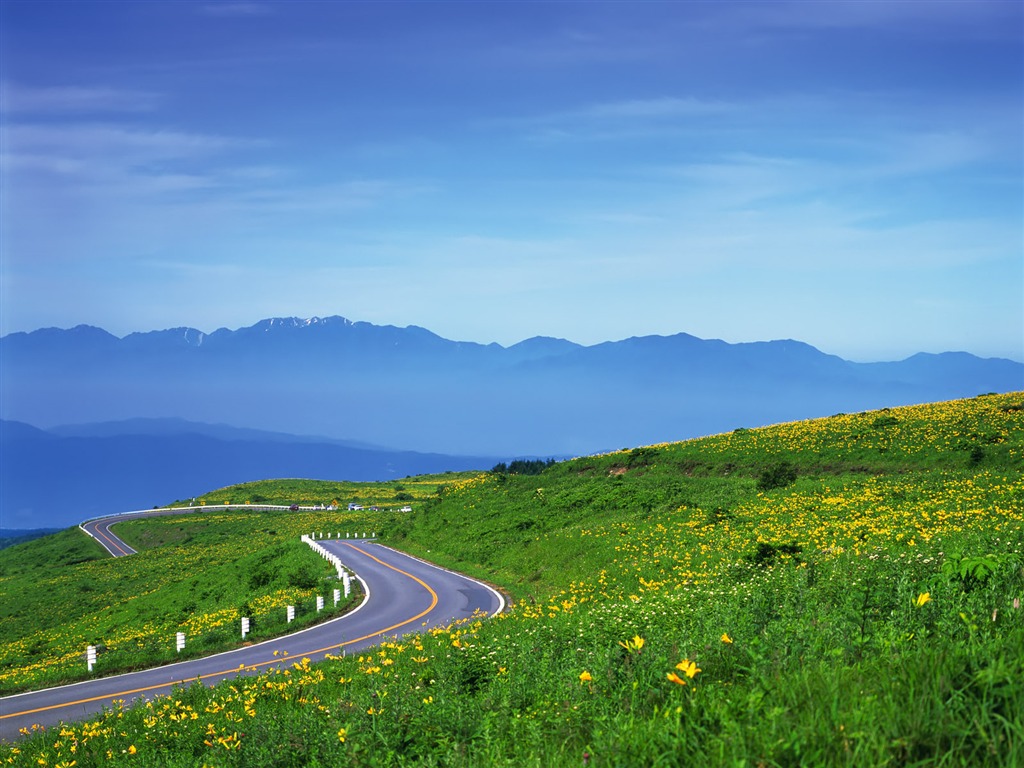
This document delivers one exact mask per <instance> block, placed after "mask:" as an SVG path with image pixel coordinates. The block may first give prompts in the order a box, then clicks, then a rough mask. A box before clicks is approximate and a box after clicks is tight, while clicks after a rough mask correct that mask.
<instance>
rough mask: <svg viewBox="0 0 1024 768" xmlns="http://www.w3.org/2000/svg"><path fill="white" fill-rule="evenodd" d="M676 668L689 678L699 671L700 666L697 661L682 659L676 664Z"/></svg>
mask: <svg viewBox="0 0 1024 768" xmlns="http://www.w3.org/2000/svg"><path fill="white" fill-rule="evenodd" d="M676 669H678V670H679V671H680V672H682V673H683V674H684V675H686V676H687V677H688V678H690V679H691V680H692V679H693V677H694V675H696V674H697V673H698V672H700V667H698V666H697V663H696V662H694V661H690V660H689V659H683V660H682V661H680V662H679V663H678V664H676Z"/></svg>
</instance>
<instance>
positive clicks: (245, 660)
mask: <svg viewBox="0 0 1024 768" xmlns="http://www.w3.org/2000/svg"><path fill="white" fill-rule="evenodd" d="M99 522H102V521H99ZM102 530H103V528H102V527H100V529H98V530H97V531H95V532H94V533H93V534H92V535H100V531H102ZM108 533H109V532H108ZM115 538H116V537H115ZM118 541H120V540H118ZM318 543H319V544H322V545H323V546H324V547H325V548H327V549H328V550H330V551H332V552H334V553H335V554H337V555H338V556H339V557H340V558H341V561H342V563H343V564H344V565H345V566H346V567H347V568H348V569H349V570H351V571H354V572H355V574H356V576H357V578H359V580H360V581H361V582H362V583H363V588H364V590H365V592H366V598H365V599H364V601H363V602H362V603H361V604H360V606H359V607H358V608H356V609H355V610H354V611H352V612H350V613H348V614H346V615H345V616H342V617H340V618H337V619H333V620H332V621H329V622H325V623H324V624H320V625H318V626H315V627H311V628H309V629H306V630H303V631H301V632H297V633H295V634H293V635H287V636H285V637H280V638H277V639H275V640H268V641H266V642H264V643H260V644H259V645H253V646H249V647H247V648H239V649H238V650H235V651H229V652H227V653H221V654H218V655H216V656H209V657H207V658H204V659H195V660H191V661H184V662H180V663H178V664H171V665H168V666H164V667H157V668H155V669H148V670H143V671H139V672H132V673H129V674H124V675H117V676H115V677H107V678H101V679H97V680H88V681H85V682H81V683H74V684H72V685H66V686H61V687H59V688H49V689H46V690H43V691H33V692H29V693H22V694H17V695H14V696H8V697H5V698H2V699H0V739H4V740H8V741H10V740H13V739H16V738H18V735H19V729H21V728H25V727H30V726H31V725H33V724H35V723H38V724H40V725H45V726H47V727H50V726H52V725H55V724H57V723H59V722H61V721H65V722H69V721H75V720H81V719H85V718H87V717H90V716H92V715H94V714H95V713H97V712H99V711H101V710H102V709H103V708H104V707H108V706H111V705H112V703H113V701H114V700H117V699H121V700H124V701H125V702H130V701H133V700H135V699H138V698H142V697H150V698H151V697H153V696H157V695H160V694H167V693H169V692H170V691H171V690H172V689H173V687H174V686H177V685H187V684H190V683H193V682H196V681H197V680H200V679H201V681H202V682H203V683H205V684H213V683H215V682H218V681H220V680H224V679H226V678H229V677H235V676H237V675H250V674H257V673H259V672H262V671H265V670H267V669H271V668H273V667H285V666H288V665H290V664H292V663H294V662H295V661H296V660H298V659H300V658H302V657H303V656H308V657H309V658H310V659H313V660H317V659H322V658H323V657H324V655H325V654H327V653H332V654H334V655H339V654H341V653H352V652H356V651H361V650H362V649H364V648H367V647H370V646H372V645H375V644H377V643H379V642H381V641H382V640H384V639H385V638H391V637H399V636H401V635H404V634H408V633H412V632H420V631H424V630H426V629H429V628H431V627H436V626H445V625H447V624H449V623H451V622H452V621H455V620H458V619H462V618H469V617H471V616H473V615H474V614H477V615H479V614H480V613H483V614H487V615H493V614H495V613H498V612H500V611H501V610H503V609H504V605H505V604H504V600H503V598H502V597H501V596H500V595H499V594H498V593H497V592H496V591H495V590H493V589H491V588H490V587H488V586H486V585H484V584H482V583H481V582H478V581H475V580H473V579H470V578H469V577H467V576H462V575H460V574H457V573H453V572H451V571H446V570H444V569H442V568H439V567H438V566H435V565H432V564H430V563H427V562H425V561H423V560H419V559H417V558H414V557H412V556H410V555H406V554H404V553H402V552H398V551H397V550H393V549H390V548H389V547H385V546H384V545H382V544H379V543H376V542H370V541H347V540H341V541H331V540H322V541H318ZM122 554H124V553H123V552H122ZM83 650H84V649H83ZM275 651H277V652H278V655H277V656H275V655H274V652H275ZM282 653H287V654H288V657H287V659H284V658H283V657H282V655H281V654H282ZM83 663H84V662H83Z"/></svg>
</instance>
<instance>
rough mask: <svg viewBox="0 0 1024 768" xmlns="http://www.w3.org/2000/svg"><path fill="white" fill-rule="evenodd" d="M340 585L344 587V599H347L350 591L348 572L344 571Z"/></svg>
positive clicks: (350, 584) (350, 583)
mask: <svg viewBox="0 0 1024 768" xmlns="http://www.w3.org/2000/svg"><path fill="white" fill-rule="evenodd" d="M341 580H342V584H343V585H344V587H345V597H348V595H349V592H351V591H352V581H351V580H350V579H349V577H348V571H345V575H344V576H343V577H342V579H341Z"/></svg>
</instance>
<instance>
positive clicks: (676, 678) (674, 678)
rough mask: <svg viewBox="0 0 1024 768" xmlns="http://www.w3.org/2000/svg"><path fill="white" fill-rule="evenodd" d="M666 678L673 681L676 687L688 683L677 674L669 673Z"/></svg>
mask: <svg viewBox="0 0 1024 768" xmlns="http://www.w3.org/2000/svg"><path fill="white" fill-rule="evenodd" d="M665 677H666V678H667V679H669V680H671V681H672V682H673V683H675V684H676V685H686V681H685V680H683V678H681V677H680V676H679V675H677V674H676V673H675V672H669V673H668V674H667V675H665Z"/></svg>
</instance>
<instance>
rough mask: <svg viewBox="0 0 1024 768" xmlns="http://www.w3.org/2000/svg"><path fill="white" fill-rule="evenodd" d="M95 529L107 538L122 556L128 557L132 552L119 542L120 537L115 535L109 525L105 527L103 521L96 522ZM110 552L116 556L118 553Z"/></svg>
mask: <svg viewBox="0 0 1024 768" xmlns="http://www.w3.org/2000/svg"><path fill="white" fill-rule="evenodd" d="M108 525H113V523H110V524H108ZM93 531H94V532H95V533H97V534H99V535H100V536H102V537H103V538H104V539H106V541H107V543H109V544H110V545H111V546H112V547H114V548H115V549H116V550H118V552H120V553H121V557H127V556H128V555H129V554H130V553H129V552H128V551H127V550H126V549H125V548H124V547H122V546H121V543H119V542H120V539H118V538H117V537H116V536H114V532H113V531H111V530H110V528H109V527H108V528H106V529H104V528H103V524H102V523H94V524H93ZM108 551H109V550H108ZM110 554H111V555H113V556H114V557H117V554H115V553H114V552H110Z"/></svg>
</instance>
